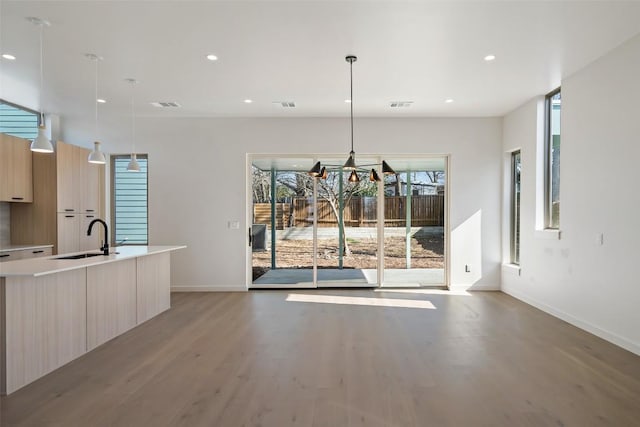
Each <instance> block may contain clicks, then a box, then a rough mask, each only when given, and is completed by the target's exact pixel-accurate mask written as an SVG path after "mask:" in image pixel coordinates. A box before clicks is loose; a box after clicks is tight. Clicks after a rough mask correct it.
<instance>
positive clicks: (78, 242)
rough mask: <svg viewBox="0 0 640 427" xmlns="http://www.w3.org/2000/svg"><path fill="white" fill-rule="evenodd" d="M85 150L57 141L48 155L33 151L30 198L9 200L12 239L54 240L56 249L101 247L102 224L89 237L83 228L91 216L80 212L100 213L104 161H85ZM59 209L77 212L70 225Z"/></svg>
mask: <svg viewBox="0 0 640 427" xmlns="http://www.w3.org/2000/svg"><path fill="white" fill-rule="evenodd" d="M89 153H90V150H87V149H85V148H82V147H76V146H75V145H71V144H66V143H64V142H62V141H58V142H57V143H56V151H55V153H53V154H42V153H33V203H32V204H28V203H25V204H18V203H12V205H11V239H12V241H11V243H13V244H47V243H53V244H54V245H55V246H54V253H56V254H60V253H66V252H78V251H81V250H91V249H98V248H99V247H100V240H101V239H103V238H104V237H103V236H102V234H103V233H102V229H96V230H95V234H94V235H93V236H91V237H87V236H86V227H85V228H84V229H82V227H83V226H84V225H85V224H86V226H87V227H88V225H89V224H88V223H89V222H90V220H91V219H93V218H91V219H89V220H88V221H85V220H86V219H87V218H86V217H85V216H84V215H85V214H86V215H94V216H95V217H96V218H104V205H103V203H101V195H104V179H102V178H101V177H102V176H103V175H104V165H95V164H91V163H89V162H88V157H89ZM61 214H66V215H78V217H77V218H76V221H77V222H76V225H75V228H73V227H72V226H70V225H69V223H70V222H71V220H70V219H69V218H67V217H66V216H65V215H61ZM72 229H73V232H72V233H71V234H68V233H67V231H71V230H72ZM63 232H64V233H63Z"/></svg>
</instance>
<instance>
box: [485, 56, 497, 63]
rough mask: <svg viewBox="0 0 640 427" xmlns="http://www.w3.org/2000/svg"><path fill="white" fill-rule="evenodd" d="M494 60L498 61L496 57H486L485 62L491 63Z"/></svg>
mask: <svg viewBox="0 0 640 427" xmlns="http://www.w3.org/2000/svg"><path fill="white" fill-rule="evenodd" d="M494 59H496V56H495V55H487V56H485V57H484V60H485V61H487V62H489V61H493V60H494Z"/></svg>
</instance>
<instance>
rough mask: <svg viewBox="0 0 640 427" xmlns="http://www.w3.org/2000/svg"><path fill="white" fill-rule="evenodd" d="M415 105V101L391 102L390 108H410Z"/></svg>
mask: <svg viewBox="0 0 640 427" xmlns="http://www.w3.org/2000/svg"><path fill="white" fill-rule="evenodd" d="M412 105H413V101H391V102H390V103H389V107H391V108H409V107H411V106H412Z"/></svg>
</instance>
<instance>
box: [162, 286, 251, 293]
mask: <svg viewBox="0 0 640 427" xmlns="http://www.w3.org/2000/svg"><path fill="white" fill-rule="evenodd" d="M171 292H247V287H246V286H172V287H171Z"/></svg>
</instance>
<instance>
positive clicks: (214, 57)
mask: <svg viewBox="0 0 640 427" xmlns="http://www.w3.org/2000/svg"><path fill="white" fill-rule="evenodd" d="M207 59H208V60H209V61H217V60H218V57H217V56H215V55H214V54H212V53H211V54H209V55H207Z"/></svg>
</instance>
